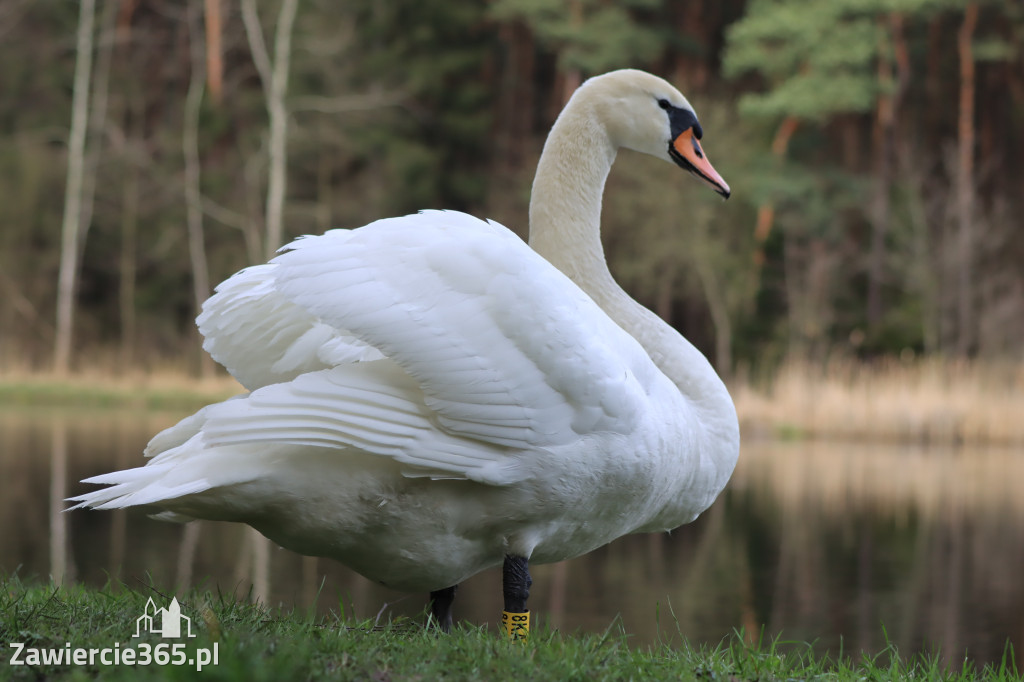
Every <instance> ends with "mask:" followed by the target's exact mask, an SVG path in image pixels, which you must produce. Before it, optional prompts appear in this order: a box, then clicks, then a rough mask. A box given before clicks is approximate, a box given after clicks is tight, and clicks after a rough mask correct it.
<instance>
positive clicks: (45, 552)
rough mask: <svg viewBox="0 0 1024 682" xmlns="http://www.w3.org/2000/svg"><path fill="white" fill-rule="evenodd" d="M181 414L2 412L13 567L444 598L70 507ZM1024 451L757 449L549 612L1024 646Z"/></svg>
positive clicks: (213, 529)
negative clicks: (666, 528) (681, 516)
mask: <svg viewBox="0 0 1024 682" xmlns="http://www.w3.org/2000/svg"><path fill="white" fill-rule="evenodd" d="M181 416H182V415H177V414H153V413H127V414H125V413H106V412H97V413H87V414H80V413H66V412H53V413H49V412H46V411H31V412H30V411H14V410H6V411H0V571H2V572H3V573H4V574H10V573H12V572H14V571H17V573H18V574H19V575H20V576H22V577H23V578H35V579H45V578H46V577H47V576H54V577H55V578H57V579H61V580H63V581H65V582H80V583H85V584H89V585H95V586H102V585H104V584H106V583H107V581H108V580H110V579H116V580H118V581H121V582H123V583H125V584H126V585H128V586H130V587H133V588H137V589H141V590H145V589H147V588H146V586H147V585H149V584H153V585H155V586H157V587H158V588H159V589H161V591H163V592H165V593H169V592H172V591H174V589H175V588H176V587H181V586H193V585H196V586H200V587H202V588H204V589H214V590H217V589H219V590H220V591H222V592H231V591H234V592H235V593H236V594H237V595H239V596H240V597H245V596H246V595H250V594H254V595H259V596H260V597H261V598H262V599H263V600H264V601H266V602H267V603H269V604H271V605H278V604H282V605H285V606H295V607H297V608H299V609H302V610H303V611H305V610H306V609H309V608H315V609H316V610H317V611H319V612H321V613H324V614H326V613H328V612H330V611H335V612H337V611H339V610H342V609H343V610H344V614H345V615H346V616H352V615H354V616H357V617H369V618H374V617H379V618H381V619H388V618H394V617H397V616H400V615H407V616H416V617H418V615H419V614H421V613H422V609H423V607H424V603H425V599H426V595H418V594H417V595H405V594H401V593H397V592H392V591H389V590H386V589H384V588H381V587H378V586H376V585H374V584H373V583H370V582H369V581H368V580H366V579H364V578H362V577H361V576H359V575H357V574H355V573H353V572H351V571H349V570H348V569H346V568H344V567H343V566H340V565H339V564H337V563H336V562H333V561H330V560H327V559H311V558H305V557H301V556H299V555H296V554H293V553H291V552H288V551H286V550H283V549H280V548H277V547H276V546H271V544H270V543H269V542H267V541H266V540H264V539H262V538H261V537H260V536H258V535H257V534H255V533H254V532H252V531H249V530H248V529H247V528H246V527H243V526H239V525H235V524H225V523H213V522H196V523H192V524H188V525H185V526H181V525H176V524H169V523H162V522H159V521H154V520H151V519H149V518H147V517H145V516H143V515H141V514H135V513H129V512H125V511H114V512H96V511H75V512H72V513H62V512H61V510H62V509H63V508H64V506H65V505H64V503H63V502H62V500H63V498H65V497H68V496H70V495H75V494H78V493H80V492H83V491H84V490H87V489H90V487H89V486H83V485H82V484H80V483H78V481H79V480H81V479H83V478H86V477H88V476H92V475H95V474H98V473H102V472H106V471H110V470H112V469H115V468H127V467H130V466H135V465H138V464H140V463H141V462H142V461H143V460H142V456H141V452H142V449H143V447H144V446H145V444H146V442H147V441H148V439H149V437H150V436H151V435H152V434H154V433H156V432H157V431H159V430H160V429H162V428H164V427H166V426H169V425H171V424H173V423H174V422H175V421H177V419H178V418H179V417H181ZM1022 483H1024V453H1020V452H1017V451H1011V450H964V449H944V448H939V447H935V448H924V447H906V446H901V447H897V446H878V445H874V446H866V445H851V444H834V443H828V444H826V443H820V442H799V443H777V442H770V441H762V442H759V441H755V440H749V439H748V441H747V442H745V443H744V445H743V450H742V455H741V458H740V464H739V466H738V468H737V470H736V474H735V475H734V477H733V480H732V481H731V483H730V485H729V487H728V488H727V490H726V492H725V493H724V494H723V495H722V497H721V498H720V499H719V500H718V501H717V502H716V503H715V504H714V506H713V507H712V508H711V509H710V510H709V511H708V512H706V513H705V514H704V516H702V517H701V518H700V519H698V520H697V521H696V522H695V523H693V524H691V525H689V526H685V527H683V528H680V529H678V530H676V531H674V532H673V533H671V534H660V535H637V536H630V537H626V538H622V539H620V540H618V541H616V542H613V543H612V544H610V545H608V546H606V547H603V548H601V549H599V550H597V551H595V552H592V553H591V554H588V555H586V556H583V557H580V558H578V559H575V560H572V561H567V562H563V563H560V564H555V565H548V566H535V567H531V571H532V573H533V578H534V585H533V591H532V595H531V598H530V606H531V610H532V611H533V612H534V613H535V614H537V615H538V616H539V618H540V619H542V620H543V621H544V622H547V623H549V624H550V625H552V626H554V627H558V628H561V629H562V630H565V631H569V632H573V631H577V630H580V631H592V632H604V631H605V630H606V629H608V628H609V627H612V628H613V630H614V631H617V630H618V629H619V628H620V627H621V629H623V630H624V631H625V632H627V633H628V634H629V636H630V641H631V642H632V643H634V644H635V645H637V646H643V645H646V644H648V643H654V642H657V641H659V640H662V641H666V640H667V641H674V642H678V641H679V640H680V638H683V637H685V638H687V639H689V640H691V641H693V642H706V643H709V644H712V645H713V644H717V643H718V642H720V641H721V640H722V639H723V638H724V637H726V636H728V635H729V634H730V633H731V632H732V631H733V630H734V629H739V628H743V629H744V630H745V632H746V633H751V636H760V635H761V633H763V634H764V636H765V637H775V636H779V637H780V640H781V641H797V642H813V643H814V644H815V647H816V649H817V650H818V651H819V652H825V651H828V652H831V653H832V654H833V655H834V654H836V653H837V652H839V651H840V650H842V651H843V652H844V653H845V654H856V653H857V652H859V651H866V652H869V653H872V654H874V653H878V652H879V651H881V650H882V649H884V648H885V646H886V642H887V641H888V642H891V643H893V644H895V645H896V646H897V647H898V648H899V650H900V652H901V653H903V654H910V653H913V652H917V651H924V652H934V651H936V650H938V651H941V653H942V655H943V656H945V657H946V658H947V660H948V661H950V663H951V664H953V665H957V666H959V665H960V662H962V660H963V657H964V656H966V657H967V658H969V659H970V660H971V661H973V662H974V663H976V664H984V663H987V662H996V661H998V660H999V659H1000V658H1001V657H1002V655H1003V651H1004V648H1005V646H1006V643H1007V642H1010V643H1011V644H1012V645H1013V647H1014V649H1015V651H1016V652H1017V654H1018V658H1019V657H1020V653H1021V652H1024V494H1022V492H1021V487H1022ZM500 612H501V576H500V571H499V570H493V571H488V572H485V573H482V574H480V575H477V576H475V577H474V578H472V579H471V580H469V581H467V582H466V583H464V584H463V585H462V586H461V588H460V592H459V596H458V599H457V600H456V605H455V617H456V618H457V619H462V620H467V621H469V622H472V623H478V624H490V626H492V627H493V624H494V623H495V621H496V620H497V618H498V616H499V615H500Z"/></svg>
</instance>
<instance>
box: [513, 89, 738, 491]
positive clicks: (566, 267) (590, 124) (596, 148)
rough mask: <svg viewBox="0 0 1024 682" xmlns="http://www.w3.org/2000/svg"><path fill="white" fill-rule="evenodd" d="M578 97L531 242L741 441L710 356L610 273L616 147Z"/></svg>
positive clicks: (542, 189) (553, 148)
mask: <svg viewBox="0 0 1024 682" xmlns="http://www.w3.org/2000/svg"><path fill="white" fill-rule="evenodd" d="M577 95H579V93H577ZM577 100H578V97H574V98H573V100H572V101H570V103H569V105H568V106H567V107H566V108H565V110H564V111H563V112H562V115H561V116H559V118H558V120H557V121H556V122H555V125H554V127H553V128H552V130H551V134H550V135H549V136H548V139H547V142H546V143H545V145H544V151H543V152H542V153H541V158H540V163H539V165H538V167H537V175H536V178H535V179H534V183H533V193H532V196H531V199H530V246H531V247H533V249H534V250H535V251H537V252H538V253H539V254H540V255H542V256H543V257H544V258H545V259H547V260H548V262H550V263H551V264H552V265H554V266H555V267H557V268H558V269H559V270H561V271H562V272H563V273H565V274H566V275H567V276H568V277H569V278H570V279H572V280H573V281H574V282H575V283H576V284H577V286H579V287H580V288H581V289H583V290H584V291H585V292H586V293H587V294H589V295H590V297H591V298H593V299H594V301H595V302H596V303H597V304H598V305H599V306H601V308H602V309H603V310H604V311H605V313H607V314H608V316H609V317H611V318H612V319H613V320H614V321H615V322H616V323H618V325H619V326H620V327H622V328H623V329H624V330H625V331H626V332H628V333H629V334H630V335H632V336H633V338H635V339H636V340H637V341H639V342H640V344H641V345H642V346H643V347H644V349H645V350H646V351H647V353H648V355H649V356H650V357H651V359H652V360H653V361H654V363H655V364H656V365H657V366H658V367H659V369H661V371H662V372H663V373H664V374H665V375H666V376H667V377H668V378H669V379H670V380H671V381H672V382H673V383H674V384H675V385H676V386H677V387H678V389H679V391H680V393H682V394H683V396H684V397H686V398H688V399H689V400H690V402H691V403H692V404H693V405H694V407H695V409H697V410H698V411H699V412H700V413H701V419H700V421H701V423H704V424H706V425H707V426H709V427H710V428H711V429H712V430H713V431H718V432H719V433H718V436H719V437H723V438H730V439H732V438H736V439H737V443H738V437H739V436H738V433H737V432H736V416H735V414H736V413H735V408H734V407H733V403H732V399H731V398H730V397H729V393H728V391H727V390H726V388H725V385H724V384H723V383H722V381H721V379H719V377H718V375H717V374H716V373H715V371H714V369H713V368H712V367H711V365H710V363H709V362H708V361H707V359H706V358H705V357H704V355H703V354H702V353H701V352H700V351H698V350H697V349H696V348H695V347H694V346H693V345H692V344H691V343H690V342H689V341H687V340H686V339H685V338H683V336H682V335H680V334H679V333H678V332H676V331H675V330H674V329H673V328H672V327H671V326H669V325H668V324H667V323H665V322H664V321H663V320H662V319H661V318H659V317H658V316H657V315H655V314H654V313H652V312H651V311H650V310H648V309H647V308H645V307H643V306H642V305H640V304H639V303H637V302H636V301H634V300H633V299H632V298H631V297H630V296H629V295H628V294H627V293H626V292H625V291H623V290H622V288H621V287H620V286H619V285H618V284H617V283H616V282H615V280H614V279H613V278H612V276H611V273H610V272H609V270H608V264H607V262H606V261H605V257H604V249H603V247H602V245H601V234H600V225H601V198H602V195H603V194H604V186H605V181H606V180H607V178H608V173H609V171H610V170H611V166H612V162H613V161H614V160H615V153H616V146H615V144H614V143H613V142H612V140H611V139H610V137H609V135H608V133H607V131H606V130H605V128H604V126H603V125H602V124H601V123H600V120H599V118H598V116H597V115H596V114H595V112H594V110H593V109H592V108H591V107H589V106H588V104H589V103H588V102H586V101H585V100H583V101H577ZM718 427H720V428H718ZM731 468H732V467H731V465H730V466H729V470H730V471H731Z"/></svg>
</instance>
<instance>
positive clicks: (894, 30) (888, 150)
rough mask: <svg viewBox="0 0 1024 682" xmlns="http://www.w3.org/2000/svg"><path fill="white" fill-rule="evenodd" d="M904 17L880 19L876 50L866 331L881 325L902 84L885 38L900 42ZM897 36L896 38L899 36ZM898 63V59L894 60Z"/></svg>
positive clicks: (895, 16) (901, 78) (894, 15)
mask: <svg viewBox="0 0 1024 682" xmlns="http://www.w3.org/2000/svg"><path fill="white" fill-rule="evenodd" d="M902 27H903V17H902V16H901V15H899V14H898V13H893V14H890V15H889V16H888V17H880V18H879V35H880V36H881V37H880V39H879V46H878V84H879V90H880V92H881V94H880V95H879V97H878V103H877V106H876V108H875V126H874V131H873V138H874V139H873V143H874V144H873V147H874V167H875V190H874V200H873V202H872V211H871V221H872V223H873V225H872V227H873V229H872V232H871V252H870V256H869V261H868V301H867V321H868V328H869V329H870V330H875V329H876V328H877V326H878V324H879V323H880V322H881V319H882V315H883V314H884V312H885V311H884V310H883V309H882V285H883V283H884V280H885V259H886V248H885V241H886V237H887V236H888V233H889V222H890V212H891V211H890V193H891V192H892V170H893V156H894V128H895V124H896V118H897V111H898V108H899V104H900V96H901V94H902V91H903V88H904V87H905V85H906V84H905V83H904V82H903V77H904V75H905V74H904V72H903V68H902V67H901V68H900V69H899V76H898V78H899V81H898V84H896V85H895V87H894V77H893V63H892V61H891V60H890V59H889V53H890V49H889V47H890V45H889V41H888V40H887V38H886V36H887V34H891V37H892V39H893V43H898V42H900V40H901V34H902ZM898 34H899V35H898ZM893 51H894V52H896V50H893ZM897 58H898V59H900V58H901V57H897Z"/></svg>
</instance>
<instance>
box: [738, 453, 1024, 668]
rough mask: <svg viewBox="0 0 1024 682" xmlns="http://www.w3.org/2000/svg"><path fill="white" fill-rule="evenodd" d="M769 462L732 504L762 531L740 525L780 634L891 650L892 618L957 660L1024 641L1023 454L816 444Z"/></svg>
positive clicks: (763, 606)
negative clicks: (1019, 492)
mask: <svg viewBox="0 0 1024 682" xmlns="http://www.w3.org/2000/svg"><path fill="white" fill-rule="evenodd" d="M794 453H795V454H794ZM862 453H863V455H864V460H866V462H867V463H866V465H863V461H858V458H859V457H860V456H861V454H862ZM756 457H757V456H756ZM760 457H762V459H760V460H759V461H756V462H755V463H754V464H753V466H750V467H748V468H749V469H751V471H747V472H745V473H743V474H741V475H740V476H739V477H738V479H737V482H736V486H735V487H734V488H733V489H732V490H731V491H730V499H729V500H728V502H729V505H730V509H731V508H732V507H733V506H736V507H737V509H736V516H737V520H740V519H746V522H747V523H750V524H751V525H752V526H760V528H757V529H756V530H755V529H754V528H753V527H752V528H750V529H748V530H747V531H742V530H741V531H739V532H740V533H741V534H745V535H746V537H747V542H748V545H749V547H750V551H751V555H752V557H753V558H752V563H753V564H754V565H760V566H762V568H761V569H760V570H761V571H762V572H763V575H764V577H763V578H762V579H760V580H756V581H755V582H756V587H755V591H756V592H757V593H758V596H757V598H756V600H755V601H756V602H757V603H758V612H757V615H758V618H759V620H760V622H763V623H765V625H766V627H767V629H768V631H770V632H777V631H780V630H781V631H783V632H784V634H785V635H786V637H785V638H786V639H789V638H793V639H796V640H815V639H817V640H818V641H819V642H820V643H821V644H822V645H823V646H827V647H828V648H830V649H831V650H832V651H836V650H837V649H838V646H839V640H838V635H839V634H843V635H845V637H844V647H845V648H846V650H847V651H853V652H854V653H855V651H856V650H860V649H867V650H869V651H878V650H880V649H881V648H882V647H883V646H884V645H885V641H884V638H883V634H882V626H883V625H884V626H885V628H886V631H887V633H888V636H889V638H890V640H891V641H892V642H893V643H895V644H896V645H897V646H899V647H900V649H901V650H902V651H905V652H906V651H916V650H922V649H923V650H932V649H939V650H941V652H942V655H943V656H944V657H946V659H947V660H948V661H949V662H951V663H952V664H958V661H959V660H961V659H962V657H963V655H964V652H965V651H966V652H967V655H968V657H969V658H971V659H974V660H976V661H992V660H998V659H999V658H1000V657H1001V655H1002V652H1003V647H1004V645H1005V643H1006V640H1007V639H1008V638H1009V639H1011V640H1013V641H1014V642H1015V645H1016V648H1017V649H1018V650H1019V649H1020V646H1021V643H1022V642H1024V629H1022V627H1021V626H1022V623H1021V617H1020V615H1019V614H1020V613H1022V612H1024V585H1022V584H1021V581H1020V567H1021V566H1022V565H1024V513H1022V510H1021V508H1020V500H1019V499H1018V498H1017V497H1015V496H1014V495H1013V494H1012V493H1011V492H1010V491H1011V488H1012V485H1013V484H1012V483H1010V484H1009V485H1008V481H1019V480H1022V477H1021V476H1020V473H1018V472H1021V471H1022V469H1024V463H1020V462H1014V461H1013V460H1014V455H1013V453H999V452H995V453H978V454H976V455H975V454H973V453H972V454H966V453H962V454H959V455H957V456H955V457H952V458H943V457H936V458H934V459H932V460H928V459H924V458H922V457H920V456H919V455H918V454H917V453H909V455H908V453H901V452H899V451H895V450H893V451H890V452H889V453H888V454H886V453H885V451H884V450H883V451H882V452H881V453H880V452H878V451H875V452H872V451H870V450H869V449H867V448H863V449H861V448H858V449H854V450H848V451H847V452H845V453H844V452H842V451H833V449H831V448H827V447H823V446H806V447H805V452H803V453H799V452H797V449H796V448H792V449H789V450H782V449H779V450H777V451H775V452H772V453H771V454H769V455H762V456H760ZM883 464H885V465H886V466H883ZM886 472H888V474H889V476H885V473H886ZM992 474H995V475H994V476H992ZM793 477H796V478H800V479H802V484H794V483H793V481H792V478H793ZM787 479H789V480H788V481H787ZM912 479H915V480H912ZM780 481H786V483H783V484H780V485H776V484H777V483H779V482H780ZM983 481H987V483H985V484H983V483H982V482H983ZM900 489H902V491H903V492H904V495H903V496H902V497H901V496H899V495H896V494H895V492H896V491H898V490H900ZM765 520H768V522H767V523H765ZM765 534H767V535H765ZM766 547H767V548H769V549H770V550H774V551H775V552H777V556H775V557H772V556H770V551H769V554H768V555H766V554H764V553H763V552H764V550H765V548H766ZM769 580H770V581H771V582H772V584H771V585H769V584H768V583H769Z"/></svg>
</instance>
